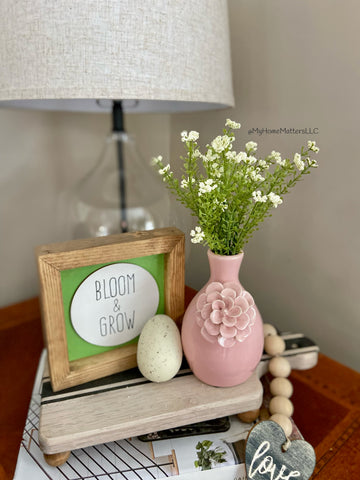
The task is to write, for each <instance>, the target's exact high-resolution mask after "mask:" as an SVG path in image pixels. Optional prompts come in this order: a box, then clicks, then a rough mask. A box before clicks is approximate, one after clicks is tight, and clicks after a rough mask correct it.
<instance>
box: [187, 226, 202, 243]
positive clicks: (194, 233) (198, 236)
mask: <svg viewBox="0 0 360 480" xmlns="http://www.w3.org/2000/svg"><path fill="white" fill-rule="evenodd" d="M190 237H192V238H191V242H192V243H201V242H202V241H203V240H204V238H205V233H204V232H203V231H202V230H201V227H195V230H191V232H190Z"/></svg>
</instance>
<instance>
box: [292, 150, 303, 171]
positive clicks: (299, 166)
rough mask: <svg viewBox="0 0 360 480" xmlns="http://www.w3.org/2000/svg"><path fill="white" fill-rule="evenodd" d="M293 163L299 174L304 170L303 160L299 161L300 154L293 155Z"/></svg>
mask: <svg viewBox="0 0 360 480" xmlns="http://www.w3.org/2000/svg"><path fill="white" fill-rule="evenodd" d="M294 163H295V165H296V168H297V169H298V170H299V172H302V171H303V170H304V168H305V163H304V162H303V160H301V155H300V153H295V155H294Z"/></svg>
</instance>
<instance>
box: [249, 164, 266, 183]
mask: <svg viewBox="0 0 360 480" xmlns="http://www.w3.org/2000/svg"><path fill="white" fill-rule="evenodd" d="M259 171H260V170H259V168H253V167H249V168H248V169H247V174H246V177H250V178H251V180H252V181H253V182H263V181H264V180H265V178H264V177H263V176H262V175H260V173H259Z"/></svg>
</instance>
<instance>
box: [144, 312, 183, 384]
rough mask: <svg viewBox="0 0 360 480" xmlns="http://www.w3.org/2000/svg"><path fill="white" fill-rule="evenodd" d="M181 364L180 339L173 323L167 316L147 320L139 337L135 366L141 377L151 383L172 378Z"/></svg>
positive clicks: (156, 316) (157, 316)
mask: <svg viewBox="0 0 360 480" xmlns="http://www.w3.org/2000/svg"><path fill="white" fill-rule="evenodd" d="M181 362H182V346H181V337H180V332H179V330H178V327H177V326H176V324H175V322H174V321H173V320H172V319H171V318H170V317H168V316H167V315H155V316H154V317H152V318H150V320H148V321H147V322H146V323H145V325H144V327H143V329H142V331H141V333H140V337H139V342H138V347H137V364H138V367H139V370H140V372H141V373H142V375H143V376H144V377H145V378H147V379H148V380H151V381H152V382H166V381H167V380H170V379H171V378H173V377H174V376H175V375H176V374H177V372H178V371H179V369H180V366H181Z"/></svg>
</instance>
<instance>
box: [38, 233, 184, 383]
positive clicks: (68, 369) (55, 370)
mask: <svg viewBox="0 0 360 480" xmlns="http://www.w3.org/2000/svg"><path fill="white" fill-rule="evenodd" d="M184 245H185V239H184V234H183V233H182V232H181V231H180V230H178V229H176V228H164V229H157V230H152V231H147V232H135V233H123V234H119V235H111V236H108V237H100V238H95V239H87V240H73V241H70V242H63V243H54V244H50V245H43V246H41V247H39V248H38V249H37V262H38V270H39V278H40V287H41V306H42V320H43V331H44V337H45V343H46V347H47V350H48V361H49V367H50V377H51V384H52V387H53V390H54V391H58V390H61V389H65V388H68V387H72V386H74V385H78V384H81V383H84V382H87V381H90V380H95V379H97V378H100V377H104V376H106V375H111V374H113V373H116V372H120V371H123V370H127V369H129V368H132V367H135V366H136V345H137V339H138V336H139V334H140V332H141V329H142V327H143V326H144V324H145V322H146V321H147V320H148V319H149V318H151V317H152V316H153V315H155V314H157V313H165V314H167V315H169V316H170V317H171V318H172V319H174V320H175V321H177V320H178V319H179V318H180V317H181V315H182V314H183V313H184V285H185V279H184V261H185V260H184V258H185V256H184Z"/></svg>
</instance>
